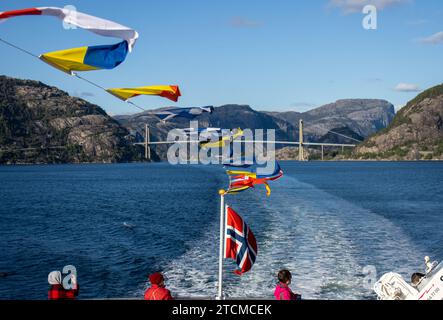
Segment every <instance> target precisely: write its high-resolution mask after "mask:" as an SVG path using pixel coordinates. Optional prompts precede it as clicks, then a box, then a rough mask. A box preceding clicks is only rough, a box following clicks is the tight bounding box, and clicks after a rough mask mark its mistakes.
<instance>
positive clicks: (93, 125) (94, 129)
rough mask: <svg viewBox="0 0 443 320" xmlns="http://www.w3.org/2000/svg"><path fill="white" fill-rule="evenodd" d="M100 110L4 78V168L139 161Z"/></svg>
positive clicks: (0, 134)
mask: <svg viewBox="0 0 443 320" xmlns="http://www.w3.org/2000/svg"><path fill="white" fill-rule="evenodd" d="M126 136H128V131H127V130H126V129H125V128H123V127H122V126H120V125H119V123H118V122H117V121H115V120H114V119H113V118H111V117H109V116H108V115H107V114H106V112H105V111H104V110H103V109H101V108H100V107H98V106H96V105H93V104H91V103H89V102H87V101H85V100H82V99H79V98H75V97H71V96H69V95H68V94H67V93H66V92H64V91H61V90H59V89H57V88H55V87H50V86H47V85H45V84H43V83H41V82H37V81H31V80H19V79H13V78H8V77H4V76H1V77H0V163H67V162H74V163H79V162H118V161H131V160H134V159H135V158H136V157H137V152H135V150H134V149H133V147H132V145H131V143H130V141H128V140H127V139H126Z"/></svg>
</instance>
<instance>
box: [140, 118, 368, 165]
mask: <svg viewBox="0 0 443 320" xmlns="http://www.w3.org/2000/svg"><path fill="white" fill-rule="evenodd" d="M303 125H304V124H303V120H302V119H300V121H299V134H298V136H299V137H298V141H278V140H275V141H274V140H246V141H243V140H238V141H236V140H234V141H233V142H234V143H236V142H237V143H268V144H275V145H287V146H298V160H299V161H307V160H308V159H307V157H306V155H305V148H308V147H321V160H322V161H323V160H324V155H325V147H338V148H342V151H344V148H354V147H356V146H357V144H358V143H361V142H362V141H361V140H358V139H355V138H352V137H349V136H347V135H344V134H341V133H338V132H334V131H331V130H328V133H332V134H335V135H337V136H341V137H343V138H347V139H349V140H352V141H355V142H356V143H357V144H347V143H327V142H309V141H304V138H303V137H304V133H303ZM144 133H145V137H144V141H143V142H136V143H134V145H142V146H144V148H145V159H147V160H151V146H155V145H167V144H175V143H199V142H200V141H151V139H150V130H149V126H148V124H145V130H144Z"/></svg>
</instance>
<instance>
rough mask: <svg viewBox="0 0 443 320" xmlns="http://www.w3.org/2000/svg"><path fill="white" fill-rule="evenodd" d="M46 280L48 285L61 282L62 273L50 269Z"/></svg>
mask: <svg viewBox="0 0 443 320" xmlns="http://www.w3.org/2000/svg"><path fill="white" fill-rule="evenodd" d="M48 282H49V284H50V285H54V284H61V283H62V274H61V272H60V271H52V272H50V273H49V274H48Z"/></svg>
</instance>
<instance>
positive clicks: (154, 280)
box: [149, 272, 165, 287]
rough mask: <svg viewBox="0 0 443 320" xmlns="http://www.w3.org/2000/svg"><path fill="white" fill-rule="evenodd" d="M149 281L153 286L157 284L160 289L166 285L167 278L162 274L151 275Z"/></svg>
mask: <svg viewBox="0 0 443 320" xmlns="http://www.w3.org/2000/svg"><path fill="white" fill-rule="evenodd" d="M149 281H150V282H151V284H153V285H154V284H155V285H158V286H160V287H162V286H164V285H165V278H164V277H163V275H162V274H161V273H160V272H156V273H153V274H150V275H149Z"/></svg>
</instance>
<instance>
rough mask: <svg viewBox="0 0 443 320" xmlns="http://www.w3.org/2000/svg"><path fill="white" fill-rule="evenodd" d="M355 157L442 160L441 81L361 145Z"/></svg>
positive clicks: (442, 115) (442, 93) (442, 86)
mask: <svg viewBox="0 0 443 320" xmlns="http://www.w3.org/2000/svg"><path fill="white" fill-rule="evenodd" d="M353 157H354V158H357V159H383V160H385V159H387V160H431V159H434V160H443V85H439V86H436V87H433V88H431V89H429V90H426V91H424V92H423V93H421V94H420V95H418V96H417V97H416V98H415V99H413V100H411V101H410V102H409V103H408V104H407V105H406V106H405V107H404V108H402V109H401V110H400V111H399V112H398V113H397V115H396V116H395V118H394V120H393V121H392V123H391V124H390V125H389V126H388V128H386V129H384V130H382V131H381V132H379V133H377V134H375V135H374V136H372V137H371V138H369V139H368V140H367V141H365V143H363V144H362V145H360V146H359V147H358V148H356V150H355V151H354V154H353Z"/></svg>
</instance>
